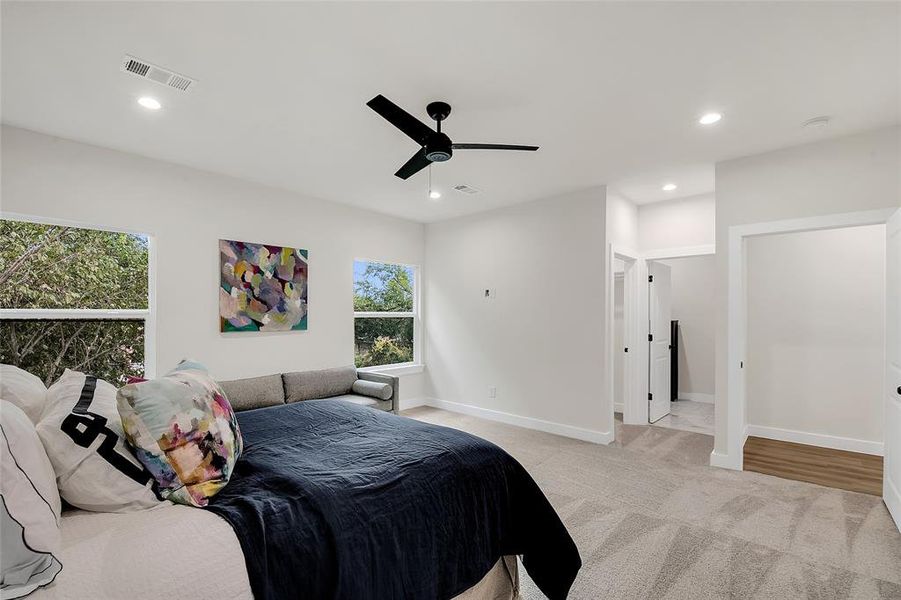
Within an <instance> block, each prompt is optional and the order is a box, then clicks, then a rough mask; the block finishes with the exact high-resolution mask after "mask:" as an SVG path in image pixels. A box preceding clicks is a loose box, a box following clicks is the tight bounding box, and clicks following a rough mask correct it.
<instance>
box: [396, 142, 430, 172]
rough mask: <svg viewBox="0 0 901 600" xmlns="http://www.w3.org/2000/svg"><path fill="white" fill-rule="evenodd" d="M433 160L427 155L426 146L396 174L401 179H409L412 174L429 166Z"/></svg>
mask: <svg viewBox="0 0 901 600" xmlns="http://www.w3.org/2000/svg"><path fill="white" fill-rule="evenodd" d="M431 162H432V161H430V160H429V159H428V157H427V156H426V155H425V148H422V149H421V150H420V151H419V152H417V153H416V154H414V155H413V156H412V157H410V160H408V161H407V162H406V163H404V166H402V167H401V168H400V169H398V170H397V173H395V175H397V176H398V177H400V178H401V179H409V178H410V176H412V175H415V174H416V173H418V172H420V171H421V170H423V169H424V168H426V167H427V166H429V165H430V164H431Z"/></svg>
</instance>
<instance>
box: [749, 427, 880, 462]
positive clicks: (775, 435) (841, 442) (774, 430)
mask: <svg viewBox="0 0 901 600" xmlns="http://www.w3.org/2000/svg"><path fill="white" fill-rule="evenodd" d="M747 431H748V435H753V436H755V437H760V438H766V439H768V440H779V441H782V442H795V443H796V444H807V445H808V446H818V447H820V448H832V449H834V450H847V451H848V452H862V453H863V454H872V455H874V456H882V453H883V444H882V442H871V441H869V440H858V439H854V438H846V437H839V436H837V435H825V434H822V433H811V432H807V431H795V430H793V429H780V428H779V427H765V426H763V425H748V429H747Z"/></svg>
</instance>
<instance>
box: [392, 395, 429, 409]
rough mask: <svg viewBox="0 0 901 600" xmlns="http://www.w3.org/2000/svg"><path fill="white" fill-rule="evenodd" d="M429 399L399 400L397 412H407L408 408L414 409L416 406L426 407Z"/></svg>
mask: <svg viewBox="0 0 901 600" xmlns="http://www.w3.org/2000/svg"><path fill="white" fill-rule="evenodd" d="M429 400H430V398H426V397H424V396H423V397H420V398H407V399H406V400H403V399H402V400H401V401H400V402H399V403H398V409H399V410H407V409H408V408H416V407H417V406H428V405H429Z"/></svg>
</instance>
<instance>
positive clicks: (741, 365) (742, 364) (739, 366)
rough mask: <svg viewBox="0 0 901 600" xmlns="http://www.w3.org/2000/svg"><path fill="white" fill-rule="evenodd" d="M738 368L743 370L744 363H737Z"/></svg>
mask: <svg viewBox="0 0 901 600" xmlns="http://www.w3.org/2000/svg"><path fill="white" fill-rule="evenodd" d="M738 368H739V369H744V368H745V361H741V362H739V363H738Z"/></svg>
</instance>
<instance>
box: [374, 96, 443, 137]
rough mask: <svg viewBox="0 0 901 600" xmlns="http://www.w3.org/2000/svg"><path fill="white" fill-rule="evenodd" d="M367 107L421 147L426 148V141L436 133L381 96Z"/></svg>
mask: <svg viewBox="0 0 901 600" xmlns="http://www.w3.org/2000/svg"><path fill="white" fill-rule="evenodd" d="M366 106H368V107H369V108H371V109H372V110H374V111H375V112H377V113H379V114H380V115H382V117H384V118H385V119H386V120H387V121H388V122H389V123H391V124H392V125H394V126H395V127H397V128H398V129H400V130H401V131H403V132H404V133H406V134H407V135H408V136H410V137H411V138H413V140H414V141H415V142H416V143H417V144H419V145H420V146H424V145H425V143H426V140H428V139H429V138H430V137H431V136H432V134H433V133H435V132H434V131H433V130H432V128H431V127H429V126H428V125H426V124H425V123H423V122H422V121H420V120H419V119H417V118H416V117H414V116H413V115H411V114H410V113H408V112H407V111H405V110H404V109H402V108H401V107H399V106H398V105H397V104H395V103H394V102H392V101H391V100H388V99H387V98H385V97H384V96H382V95H381V94H379V95H378V96H376V97H375V98H373V99H372V100H370V101H369V102H367V103H366Z"/></svg>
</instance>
